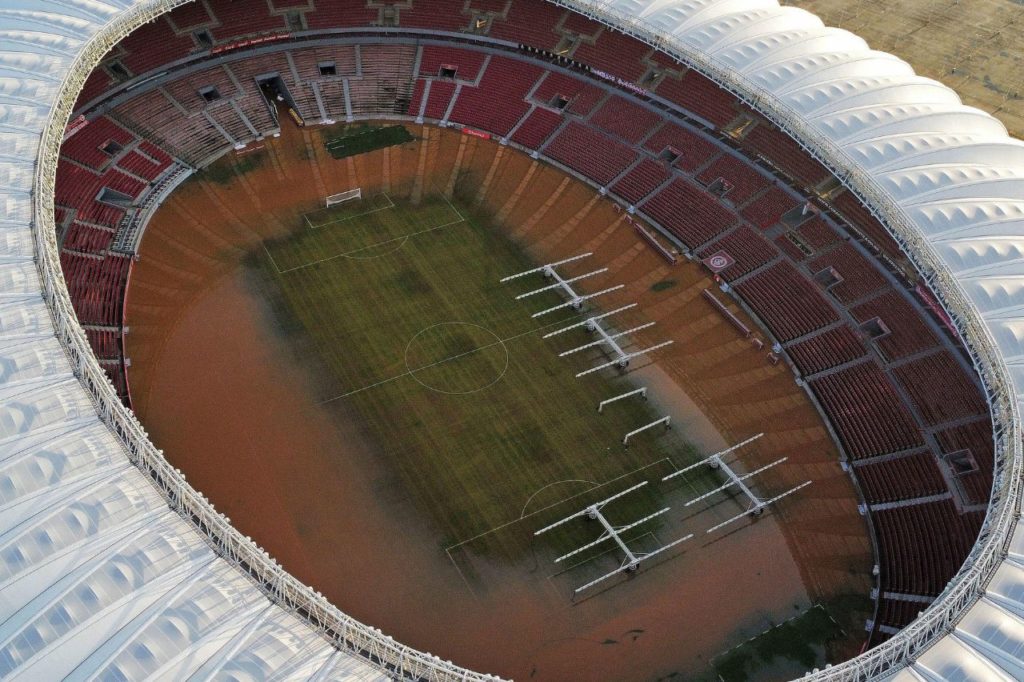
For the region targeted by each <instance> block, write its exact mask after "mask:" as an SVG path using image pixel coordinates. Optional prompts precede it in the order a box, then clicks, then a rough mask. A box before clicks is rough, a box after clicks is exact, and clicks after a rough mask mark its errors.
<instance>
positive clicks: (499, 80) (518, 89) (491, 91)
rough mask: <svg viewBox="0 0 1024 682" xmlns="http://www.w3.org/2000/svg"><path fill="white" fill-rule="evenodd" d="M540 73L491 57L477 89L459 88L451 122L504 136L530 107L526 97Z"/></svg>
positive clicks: (530, 67)
mask: <svg viewBox="0 0 1024 682" xmlns="http://www.w3.org/2000/svg"><path fill="white" fill-rule="evenodd" d="M540 75H541V69H540V68H539V67H537V66H533V65H524V64H522V63H520V62H516V61H514V60H511V59H506V58H504V57H492V58H491V60H490V62H489V63H488V64H487V68H486V69H485V71H484V74H483V76H482V77H481V79H480V86H479V87H463V88H462V91H461V92H460V93H459V98H458V100H457V101H456V102H455V107H454V109H452V114H451V120H452V121H456V122H458V123H463V124H465V125H469V126H473V127H476V128H480V129H481V130H487V131H489V132H492V133H494V134H495V135H501V136H505V135H508V133H509V131H511V130H512V127H513V126H514V125H515V124H516V123H518V122H519V119H521V118H522V117H523V116H524V115H525V114H526V112H527V111H529V108H530V106H529V105H528V104H527V103H526V102H525V98H526V94H527V93H528V92H530V90H531V89H533V86H534V84H535V83H536V82H537V79H538V78H540Z"/></svg>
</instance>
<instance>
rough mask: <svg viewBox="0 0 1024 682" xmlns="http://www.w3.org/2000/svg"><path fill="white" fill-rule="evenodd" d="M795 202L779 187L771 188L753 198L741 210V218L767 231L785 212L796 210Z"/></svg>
mask: <svg viewBox="0 0 1024 682" xmlns="http://www.w3.org/2000/svg"><path fill="white" fill-rule="evenodd" d="M796 206H797V202H796V201H795V200H794V199H793V197H791V196H790V195H789V194H788V193H786V191H785V190H783V189H782V188H781V187H772V188H770V189H769V190H768V191H766V192H765V193H764V194H762V195H760V196H758V197H756V198H754V199H753V200H752V201H751V202H750V203H749V204H747V205H746V207H745V208H744V209H743V211H742V213H743V217H744V218H746V219H747V220H749V221H750V222H752V223H754V224H755V225H757V226H758V227H760V228H761V229H767V228H769V227H771V226H772V225H775V224H776V223H778V222H779V220H781V219H782V216H783V214H784V213H786V212H787V211H790V210H792V209H793V208H796Z"/></svg>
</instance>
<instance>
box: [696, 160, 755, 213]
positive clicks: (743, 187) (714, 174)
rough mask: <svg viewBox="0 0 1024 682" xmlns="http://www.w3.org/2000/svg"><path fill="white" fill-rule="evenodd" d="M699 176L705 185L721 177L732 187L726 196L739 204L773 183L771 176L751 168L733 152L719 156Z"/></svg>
mask: <svg viewBox="0 0 1024 682" xmlns="http://www.w3.org/2000/svg"><path fill="white" fill-rule="evenodd" d="M697 178H698V179H699V180H700V181H701V182H703V183H704V184H705V185H710V184H711V183H712V182H714V181H715V180H717V179H719V178H722V179H723V180H725V181H726V182H728V183H729V184H730V185H732V189H730V190H729V193H728V194H726V195H725V197H726V199H728V200H729V201H731V202H732V203H733V204H735V205H737V206H739V205H741V204H743V203H744V202H746V201H747V199H749V198H750V197H752V196H754V195H755V194H757V193H758V192H760V191H761V190H763V189H764V188H765V187H767V186H769V185H770V184H772V181H771V180H770V179H769V178H766V177H765V176H763V175H761V174H760V173H758V172H757V171H756V170H754V169H753V168H751V167H750V164H748V163H746V162H744V161H741V160H740V159H738V158H736V157H735V156H732V155H731V154H722V155H721V156H719V157H718V158H717V159H715V161H714V163H712V164H711V165H710V166H708V167H707V168H705V169H704V170H703V171H702V172H701V174H700V175H698V176H697Z"/></svg>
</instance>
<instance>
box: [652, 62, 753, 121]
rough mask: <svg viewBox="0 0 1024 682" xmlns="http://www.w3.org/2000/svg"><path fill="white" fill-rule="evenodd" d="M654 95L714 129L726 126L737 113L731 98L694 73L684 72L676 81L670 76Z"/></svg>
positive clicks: (725, 92)
mask: <svg viewBox="0 0 1024 682" xmlns="http://www.w3.org/2000/svg"><path fill="white" fill-rule="evenodd" d="M655 92H656V94H658V95H661V96H662V97H664V98H665V99H667V100H669V101H670V102H672V103H673V104H677V105H679V106H680V107H682V108H683V109H684V110H685V111H689V112H692V113H694V114H696V115H697V116H700V117H701V118H703V119H705V120H707V121H708V122H710V123H711V124H713V125H714V126H715V127H717V128H721V127H723V126H725V125H726V124H727V123H729V122H730V121H732V120H733V119H734V118H736V116H737V115H738V113H739V109H738V108H737V105H736V100H735V99H734V98H733V97H732V95H730V94H729V93H728V92H727V91H725V90H723V89H722V88H720V87H718V85H716V84H715V83H714V82H712V81H710V80H708V79H707V78H705V77H704V76H702V75H701V74H699V73H697V72H696V71H693V70H690V71H687V72H686V73H685V74H683V76H682V77H681V78H679V79H676V78H674V77H671V76H669V77H668V78H665V79H664V80H662V81H661V82H660V83H659V84H658V87H657V88H656V89H655Z"/></svg>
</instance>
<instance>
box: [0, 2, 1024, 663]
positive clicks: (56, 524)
mask: <svg viewBox="0 0 1024 682" xmlns="http://www.w3.org/2000/svg"><path fill="white" fill-rule="evenodd" d="M186 1H187V0H5V2H3V3H2V5H0V202H2V206H3V210H2V214H0V221H2V228H0V677H8V676H11V677H18V678H22V679H33V680H34V679H59V678H69V679H78V678H92V677H96V676H98V677H102V678H114V679H137V678H140V677H144V676H153V677H160V676H162V677H165V678H168V679H170V678H174V679H177V678H183V677H186V676H189V675H198V676H200V677H207V676H209V677H213V676H227V677H239V678H240V677H253V678H264V677H268V676H270V675H271V674H273V675H274V676H275V677H281V678H296V679H306V678H310V677H318V676H323V677H331V678H338V677H351V678H356V679H378V678H386V677H388V676H389V671H390V672H394V671H396V670H400V672H401V673H403V674H407V675H409V676H416V677H424V678H432V679H441V678H452V677H460V679H465V678H467V677H468V678H473V679H479V678H482V677H484V676H480V675H476V674H474V673H470V672H468V671H464V670H459V669H458V668H456V667H454V666H452V665H451V664H447V663H446V662H443V661H440V660H438V659H436V658H434V657H431V656H429V655H426V654H420V653H419V652H415V651H412V650H410V649H407V648H405V647H403V646H401V645H400V644H398V643H396V642H394V641H393V640H391V639H390V638H388V637H386V636H384V635H382V634H380V633H379V632H377V631H374V630H372V629H371V628H367V627H365V626H362V625H360V624H358V623H356V622H354V621H352V620H351V619H348V618H347V617H346V616H344V614H341V613H340V612H338V611H337V610H336V609H333V607H330V606H329V605H327V604H326V602H324V600H323V599H322V597H319V595H317V594H315V593H314V592H312V591H311V590H309V589H308V588H305V587H304V586H302V585H300V584H298V583H297V582H296V581H295V580H294V579H293V578H291V577H290V576H289V575H288V574H287V573H285V572H284V571H283V570H282V569H280V567H277V566H276V564H274V563H273V561H272V560H270V559H269V558H267V557H266V556H265V555H264V554H262V552H260V550H259V549H258V548H257V547H255V545H253V544H252V543H251V542H248V541H247V539H245V538H242V537H241V536H240V535H239V534H238V533H237V532H236V531H234V530H233V529H232V528H231V526H230V520H228V519H226V518H224V517H222V516H220V515H218V514H216V512H214V511H213V510H212V507H210V506H209V505H208V504H207V503H206V501H205V500H204V499H203V498H202V496H201V495H199V494H198V493H196V492H195V491H192V490H191V489H190V488H188V486H187V484H185V483H184V479H183V478H182V477H181V475H180V473H178V472H175V471H174V470H173V469H171V468H170V467H169V465H167V463H166V462H165V461H164V460H163V458H162V457H161V456H160V453H159V451H156V450H155V449H154V448H153V447H152V445H151V444H150V443H149V442H148V439H147V438H146V436H145V432H144V431H143V430H142V429H141V427H140V426H139V425H138V423H137V422H136V421H135V420H134V418H133V417H131V416H130V415H128V414H127V412H126V411H125V410H124V408H122V407H121V406H120V403H118V402H117V399H116V397H115V396H114V394H113V391H112V390H111V388H110V386H109V385H108V384H107V383H106V380H105V379H104V378H103V374H102V372H101V370H100V369H99V366H98V364H97V363H96V361H95V359H94V358H92V357H91V354H90V353H89V352H88V351H87V348H88V346H87V344H86V341H85V338H84V335H83V333H82V331H81V329H80V328H79V327H78V325H77V322H75V320H74V316H73V312H72V308H71V305H70V301H69V299H68V296H67V292H66V290H65V288H64V285H63V283H62V280H61V279H60V265H59V260H58V257H57V251H56V245H55V242H54V223H53V181H54V172H55V166H56V152H57V148H58V146H59V143H60V140H61V137H62V134H63V130H64V126H65V124H66V123H67V118H68V115H69V113H70V110H71V106H72V104H73V102H74V99H75V96H76V95H77V93H78V91H79V89H80V88H81V85H82V83H83V81H84V78H85V75H87V72H88V71H89V70H91V68H93V67H94V66H95V65H96V63H97V62H98V60H99V58H100V57H101V56H102V54H103V53H104V52H105V51H106V50H107V49H109V47H110V46H112V45H113V44H114V43H116V42H117V40H119V39H120V38H122V37H123V36H124V35H126V34H127V33H128V32H130V31H131V30H132V29H134V28H136V27H137V26H139V25H141V24H142V23H144V22H145V21H148V20H151V19H152V18H154V17H156V16H158V15H159V14H161V13H163V12H165V11H168V10H169V9H171V8H172V7H174V6H176V5H179V4H184V3H185V2H186ZM556 4H559V5H562V6H565V7H569V8H572V9H576V10H578V11H580V12H583V13H585V14H589V15H590V16H593V17H594V18H597V19H599V20H601V21H605V22H606V23H610V24H612V25H614V26H616V27H618V28H620V29H621V30H623V31H625V32H627V33H630V34H632V35H635V36H637V37H638V38H640V39H642V40H646V41H648V42H651V43H652V44H656V45H658V46H659V47H661V48H663V49H665V50H666V51H668V52H670V53H673V54H675V55H677V56H678V57H680V58H681V59H683V60H684V61H686V62H688V63H690V64H691V65H693V66H694V67H695V68H698V69H700V70H701V71H703V72H704V73H705V74H706V75H708V76H710V77H711V78H713V79H715V80H716V81H718V82H719V83H720V84H722V85H723V86H724V87H727V88H728V89H730V90H732V91H733V92H734V93H735V94H736V95H737V96H739V97H740V98H742V99H744V100H745V101H747V102H748V103H749V104H750V105H751V106H753V107H754V108H756V109H758V110H759V111H760V112H761V113H763V114H765V115H766V116H767V117H768V118H771V119H772V120H773V121H775V122H776V123H777V124H778V125H780V126H781V127H783V128H785V129H787V130H788V131H790V132H791V133H792V134H794V136H795V137H797V139H798V140H800V141H801V143H802V144H804V145H805V146H806V147H807V148H808V149H809V150H811V151H812V153H813V154H814V155H816V156H817V157H818V158H819V159H820V160H821V161H822V162H823V163H825V164H826V165H828V166H829V167H831V168H832V169H833V170H834V171H835V172H836V173H837V176H838V177H840V178H841V179H842V180H843V182H844V183H846V184H847V186H848V187H850V188H851V189H852V190H853V191H855V192H857V193H858V194H860V195H861V196H862V197H863V198H865V200H866V201H867V202H868V204H869V205H870V206H871V207H872V208H873V210H874V211H875V212H876V213H877V215H878V216H879V217H880V218H881V219H882V220H883V221H884V222H885V223H886V224H887V225H888V226H889V227H890V229H891V230H892V232H893V234H894V236H895V237H896V238H897V240H898V241H899V242H900V243H901V244H902V245H903V247H904V248H905V249H906V251H907V253H908V254H909V256H910V257H911V258H912V259H913V260H914V261H915V263H916V264H917V266H918V267H919V269H920V270H921V272H922V274H923V275H924V277H925V278H926V280H927V281H928V282H929V284H931V285H932V287H933V289H935V291H936V292H937V294H938V295H939V296H940V298H941V299H942V301H943V303H944V304H945V305H946V307H947V310H948V311H949V312H950V314H951V317H952V318H953V320H954V322H955V323H956V324H957V326H958V328H959V330H960V332H961V334H962V335H963V337H964V340H965V342H966V344H967V346H968V348H969V350H970V351H971V352H972V355H973V357H974V359H975V363H976V365H977V367H978V369H979V371H980V373H981V375H982V378H983V380H984V382H985V384H986V388H987V390H988V393H989V400H990V404H991V406H992V410H993V417H994V420H993V421H994V423H995V425H996V436H997V437H996V443H997V472H996V482H995V485H994V488H993V500H992V503H991V506H990V512H989V516H988V519H987V521H986V525H985V526H984V528H983V530H982V535H981V537H980V538H979V541H978V544H977V546H976V547H975V550H974V551H973V552H972V554H971V556H970V558H969V560H968V564H967V565H966V566H965V568H964V569H963V570H962V571H961V573H960V574H959V575H958V576H957V578H956V579H954V581H953V582H952V583H951V584H950V587H949V588H947V590H946V591H945V592H944V593H943V595H942V596H941V597H940V598H939V599H938V600H937V601H936V602H935V604H934V605H933V606H932V607H930V608H929V609H928V611H927V612H926V613H925V614H924V615H923V616H922V617H921V618H919V619H918V620H917V621H915V623H913V624H911V625H910V626H908V627H907V628H906V629H905V630H904V631H903V632H902V633H901V634H900V635H898V636H896V637H894V638H893V639H892V640H890V641H889V642H887V643H886V644H884V645H882V646H880V647H877V648H876V649H874V650H872V651H871V652H869V653H868V654H865V655H863V656H861V657H859V658H857V659H854V660H853V661H850V662H847V663H844V664H842V665H837V666H834V667H832V668H830V669H828V670H825V671H821V672H820V673H818V674H817V676H818V677H820V678H821V679H857V678H864V677H869V676H871V677H884V676H887V675H890V674H891V675H895V678H896V679H899V680H967V679H978V680H996V679H1006V680H1012V679H1024V529H1021V528H1020V527H1017V526H1016V523H1017V520H1018V517H1019V512H1020V497H1019V488H1020V466H1021V461H1020V459H1021V453H1020V447H1021V443H1020V434H1019V397H1020V396H1021V395H1024V200H1022V199H1021V197H1022V196H1024V191H1022V189H1024V142H1020V141H1017V140H1013V139H1010V138H1009V137H1008V136H1007V134H1006V129H1005V128H1004V127H1003V125H1002V124H1001V123H1000V122H999V121H998V120H996V119H994V118H992V117H991V116H989V115H988V114H986V113H984V112H981V111H979V110H977V109H973V108H971V107H966V106H963V105H962V104H961V103H960V100H959V98H958V97H957V95H956V94H955V93H954V92H953V91H952V90H950V89H949V88H947V87H945V86H943V85H942V84H940V83H937V82H935V81H933V80H930V79H927V78H923V77H920V76H917V75H915V74H914V72H913V70H912V69H911V67H910V66H909V65H907V64H906V63H904V62H902V61H900V60H899V59H897V58H896V57H893V56H892V55H888V54H885V53H881V52H876V51H872V50H870V49H869V48H868V46H867V44H866V43H865V42H864V41H863V40H862V39H860V38H859V37H857V36H855V35H853V34H851V33H849V32H847V31H843V30H839V29H834V28H828V27H825V26H823V25H822V23H821V21H820V20H819V19H818V18H817V17H815V16H814V15H812V14H810V13H808V12H806V11H803V10H800V9H795V8H791V7H779V6H778V5H777V4H776V2H775V0H611V1H609V2H593V1H585V0H579V1H575V2H571V1H568V0H565V1H563V0H556ZM125 443H127V445H125ZM338 644H340V645H341V649H340V650H339V649H338V648H335V645H338ZM345 649H347V650H345Z"/></svg>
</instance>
